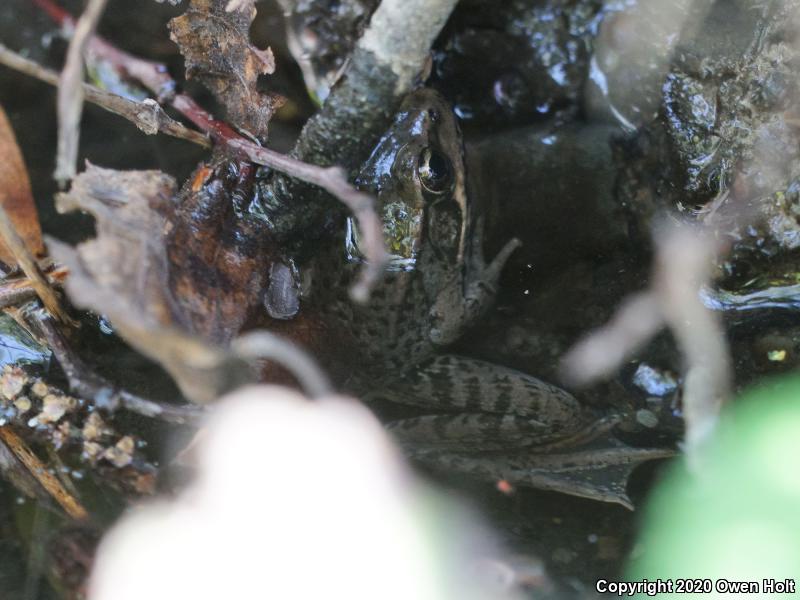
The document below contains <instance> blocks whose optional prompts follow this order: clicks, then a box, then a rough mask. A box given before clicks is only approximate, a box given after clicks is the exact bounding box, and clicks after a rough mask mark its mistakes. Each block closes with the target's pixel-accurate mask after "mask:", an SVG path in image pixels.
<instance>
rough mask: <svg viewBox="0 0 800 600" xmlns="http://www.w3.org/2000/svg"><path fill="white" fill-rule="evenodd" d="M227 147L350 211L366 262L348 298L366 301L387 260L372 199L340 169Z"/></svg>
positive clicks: (238, 145) (235, 143)
mask: <svg viewBox="0 0 800 600" xmlns="http://www.w3.org/2000/svg"><path fill="white" fill-rule="evenodd" d="M228 147H229V148H231V149H233V150H237V151H239V152H242V153H243V154H244V155H245V156H247V158H248V159H250V160H251V161H252V162H254V163H257V164H259V165H265V166H267V167H270V168H272V169H275V170H276V171H281V172H282V173H291V175H292V176H293V177H294V178H295V179H299V180H301V181H305V182H306V183H311V184H313V185H316V186H319V187H321V188H322V189H324V190H326V191H327V192H329V193H330V194H332V195H333V196H336V197H337V198H338V199H339V200H340V201H341V202H342V204H344V205H345V206H346V207H347V208H349V209H350V212H352V213H353V215H355V217H356V219H357V220H358V224H359V228H360V229H361V234H362V236H363V242H364V245H363V249H364V255H365V256H366V257H367V263H366V265H365V266H364V268H363V269H362V270H361V273H360V277H359V279H358V281H357V282H356V283H355V285H354V286H353V287H352V288H351V289H350V295H351V297H352V298H353V300H355V301H356V302H366V301H367V300H368V299H369V292H370V290H371V289H372V286H374V285H375V284H376V283H377V282H378V281H379V280H380V278H381V276H382V274H383V268H384V266H385V265H386V261H387V260H388V254H387V253H386V248H385V247H384V241H383V223H382V222H381V220H380V217H378V214H377V212H376V211H375V200H374V199H373V197H372V196H370V195H369V194H365V193H363V192H359V191H358V190H356V189H355V188H354V187H353V186H352V185H350V184H349V183H348V182H347V173H345V171H344V169H342V168H340V167H317V166H315V165H310V164H308V163H304V162H301V161H299V160H296V159H294V158H292V157H290V156H287V155H285V154H281V153H279V152H275V151H274V150H269V149H267V148H262V147H259V146H256V145H255V144H253V143H251V142H248V141H245V140H229V141H228Z"/></svg>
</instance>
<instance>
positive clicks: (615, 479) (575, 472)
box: [412, 442, 675, 510]
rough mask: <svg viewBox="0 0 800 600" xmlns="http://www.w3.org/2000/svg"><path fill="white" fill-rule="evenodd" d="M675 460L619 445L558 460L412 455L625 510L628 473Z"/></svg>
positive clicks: (661, 452)
mask: <svg viewBox="0 0 800 600" xmlns="http://www.w3.org/2000/svg"><path fill="white" fill-rule="evenodd" d="M674 455H675V452H674V451H672V450H668V449H656V448H631V447H629V446H626V445H624V444H622V443H621V442H617V446H616V447H608V448H602V449H594V450H584V451H577V452H569V453H563V454H538V453H537V452H536V451H535V449H532V450H530V451H529V452H514V453H498V454H491V455H482V456H469V455H465V454H461V453H453V452H437V451H423V452H416V453H412V456H413V457H414V458H415V459H417V460H419V461H420V462H422V463H423V464H427V465H429V466H431V467H433V468H435V469H439V470H446V471H448V472H458V473H464V474H469V475H471V476H478V477H481V478H483V479H489V480H492V481H506V482H508V483H510V484H512V485H519V486H527V487H533V488H537V489H541V490H550V491H554V492H561V493H563V494H569V495H571V496H579V497H582V498H589V499H591V500H599V501H601V502H611V503H616V504H621V505H622V506H624V507H625V508H628V509H630V510H633V508H634V507H633V503H632V502H631V499H630V498H629V497H628V494H627V492H626V487H627V483H628V478H629V477H630V475H631V473H632V472H633V470H634V469H635V468H636V467H637V466H639V465H640V464H641V463H643V462H646V461H649V460H654V459H659V458H668V457H671V456H674Z"/></svg>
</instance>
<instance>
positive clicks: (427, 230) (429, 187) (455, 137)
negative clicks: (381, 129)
mask: <svg viewBox="0 0 800 600" xmlns="http://www.w3.org/2000/svg"><path fill="white" fill-rule="evenodd" d="M356 183H357V185H358V186H359V187H360V188H361V189H363V190H365V191H369V192H371V193H373V194H375V195H376V197H377V199H378V207H379V211H380V215H381V218H382V220H383V228H384V236H385V240H386V245H387V247H388V250H389V253H390V255H391V263H390V264H391V266H390V268H392V269H396V270H397V269H402V270H408V269H412V268H414V266H415V264H416V261H417V257H418V255H419V253H420V252H421V251H422V249H423V247H425V248H426V249H427V248H430V249H431V251H432V252H433V253H435V254H436V260H437V261H445V262H448V263H452V264H453V265H456V264H459V263H461V262H463V260H464V251H465V241H466V233H467V231H468V226H469V213H468V206H467V198H466V192H465V189H464V160H463V152H462V144H461V135H460V132H459V129H458V125H457V123H456V120H455V116H454V115H453V113H452V110H451V109H450V107H449V105H448V104H447V103H446V102H445V100H444V99H443V98H442V97H441V96H440V95H439V94H438V93H437V92H435V91H433V90H429V89H422V90H418V91H416V92H414V93H412V94H411V95H409V96H408V97H407V98H406V99H405V101H404V102H403V104H402V106H401V108H400V111H399V112H398V114H397V116H396V117H395V120H394V123H393V124H392V127H391V128H390V129H389V131H387V132H386V134H385V135H384V136H383V137H382V138H381V140H380V142H379V143H378V145H377V146H376V147H375V149H374V150H373V152H372V155H371V156H370V158H369V160H368V161H367V162H366V164H365V165H364V167H363V168H362V169H361V172H360V174H359V176H358V179H357V181H356ZM350 229H351V231H352V232H355V228H352V227H351V228H350ZM355 236H356V234H355V233H353V235H351V236H349V238H350V242H351V247H352V245H355V246H356V247H357V242H358V240H357V238H356V237H355Z"/></svg>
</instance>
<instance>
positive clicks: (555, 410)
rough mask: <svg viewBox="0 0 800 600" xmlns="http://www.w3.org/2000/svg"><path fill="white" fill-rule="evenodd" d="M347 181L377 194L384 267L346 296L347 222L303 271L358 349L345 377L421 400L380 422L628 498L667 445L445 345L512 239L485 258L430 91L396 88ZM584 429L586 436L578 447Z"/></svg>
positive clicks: (374, 396) (475, 465)
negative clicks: (391, 113)
mask: <svg viewBox="0 0 800 600" xmlns="http://www.w3.org/2000/svg"><path fill="white" fill-rule="evenodd" d="M357 184H358V185H359V187H361V188H362V189H364V190H366V191H369V192H371V193H373V194H374V195H375V196H376V198H377V201H378V209H379V211H380V215H381V217H382V220H383V224H384V235H385V239H386V244H387V247H388V249H389V252H390V254H391V261H390V264H389V266H388V268H387V272H386V274H385V277H384V278H383V280H382V282H381V283H380V284H379V286H378V287H377V289H375V290H374V292H373V294H372V298H371V300H370V302H369V303H368V304H366V305H357V304H354V303H353V302H351V301H350V299H349V298H348V297H347V296H346V295H345V294H346V290H347V288H348V284H349V282H350V280H351V278H352V277H353V276H354V274H355V271H356V269H357V268H359V266H360V265H359V263H360V261H361V253H360V252H359V237H358V233H357V230H356V229H355V227H354V225H353V223H352V222H350V223H348V226H347V228H346V231H344V232H342V234H343V237H344V238H345V239H344V242H345V243H344V244H341V245H338V246H336V247H335V248H334V250H333V251H331V252H329V253H327V254H328V256H327V258H326V259H324V260H323V261H321V263H320V265H318V269H317V273H318V276H317V281H316V282H315V284H314V286H315V287H316V290H317V294H316V297H317V303H318V306H317V310H318V311H320V312H321V314H323V315H324V321H325V322H326V323H329V324H332V326H333V327H334V328H335V329H337V331H338V332H341V335H342V339H344V338H345V337H349V338H351V342H350V346H349V347H351V348H354V352H355V353H356V356H357V359H355V360H353V361H352V364H354V365H357V368H353V369H351V372H350V373H349V377H348V378H347V387H349V388H350V389H351V390H352V391H354V392H355V393H357V394H358V395H359V396H360V397H361V398H364V399H365V400H366V401H371V400H372V401H375V400H379V401H388V402H393V403H400V404H405V405H414V406H418V407H420V408H422V409H423V411H424V412H425V413H430V414H424V415H422V416H419V417H414V418H410V419H404V420H401V421H397V422H394V423H391V424H390V425H389V429H390V430H391V431H392V432H393V433H394V434H395V435H396V437H397V438H398V440H399V441H400V443H401V444H402V445H403V446H404V447H405V448H407V450H408V452H409V454H410V455H412V456H414V457H415V458H417V459H419V460H421V461H423V462H426V463H428V464H431V465H433V466H438V467H442V468H445V469H448V470H457V471H463V472H466V473H474V474H477V475H480V476H483V477H485V478H491V479H495V480H498V479H505V480H507V481H510V482H511V483H518V484H525V485H530V486H534V487H539V488H544V489H550V490H556V491H561V492H565V493H569V494H574V495H578V496H584V497H588V498H593V499H597V500H604V501H607V502H617V503H620V504H623V505H625V506H629V507H630V501H629V500H628V498H627V496H626V495H625V483H626V480H627V476H628V474H629V472H630V471H631V470H632V469H633V467H634V466H636V465H637V464H638V463H639V462H641V461H643V460H648V459H650V458H656V457H660V456H665V455H668V454H669V452H668V451H667V452H666V453H665V451H661V450H642V449H633V448H628V447H627V446H624V445H622V444H621V443H620V442H618V441H616V440H614V439H613V438H611V437H610V435H608V432H609V430H610V428H611V427H612V426H613V425H614V424H615V422H616V421H615V419H613V418H605V419H599V420H598V419H597V418H596V417H595V416H593V415H591V414H589V413H588V412H587V411H586V410H585V409H584V408H583V407H582V406H581V405H580V404H579V403H578V401H577V400H576V399H575V398H574V397H573V396H572V395H570V394H569V393H567V392H565V391H563V390H561V389H559V388H557V387H555V386H552V385H550V384H547V383H545V382H543V381H540V380H538V379H536V378H534V377H531V376H529V375H527V374H525V373H521V372H519V371H516V370H513V369H509V368H506V367H503V366H500V365H495V364H491V363H488V362H485V361H480V360H476V359H471V358H467V357H463V356H456V355H452V354H447V353H446V346H447V345H448V344H451V343H452V342H454V341H456V340H457V339H458V337H459V336H460V335H461V334H462V333H463V332H464V331H465V330H466V328H468V327H469V326H470V325H471V324H472V323H473V322H474V321H475V320H476V319H478V318H479V317H480V316H481V315H482V314H484V313H485V311H486V310H487V309H488V308H489V306H490V305H491V303H492V301H493V299H494V296H495V293H496V288H497V281H498V277H499V275H500V271H501V269H502V267H503V265H504V263H505V262H506V260H507V259H508V257H509V256H510V254H511V253H512V252H513V251H514V249H515V248H516V247H517V246H518V245H519V242H518V241H517V240H511V241H509V242H508V243H507V244H506V245H505V247H504V248H503V249H502V250H501V251H500V252H499V253H498V255H497V256H495V257H494V258H493V259H492V260H491V261H490V262H488V263H487V262H486V261H485V260H484V256H483V250H482V243H483V231H482V217H481V214H480V211H479V207H478V205H477V203H476V199H475V198H470V197H468V194H467V191H466V189H467V187H466V182H465V169H464V161H463V152H462V142H461V136H460V132H459V129H458V125H457V122H456V120H455V117H454V115H453V113H452V110H451V108H450V107H449V106H448V105H447V103H446V102H445V101H444V100H443V99H442V98H441V97H440V96H439V95H438V93H436V92H434V91H432V90H427V89H423V90H419V91H417V92H414V93H413V94H411V95H410V96H409V97H408V98H407V99H406V100H405V102H404V103H403V105H402V107H401V109H400V111H399V113H398V114H397V116H396V117H395V120H394V123H393V125H392V127H391V128H390V129H389V130H388V131H387V132H386V134H385V135H384V136H383V137H382V139H381V140H380V141H379V142H378V144H377V146H376V147H375V149H374V150H373V152H372V154H371V156H370V158H369V160H368V161H367V162H366V164H365V165H364V166H363V168H362V170H361V172H360V174H359V177H358V179H357ZM339 243H341V242H339ZM312 297H313V295H312ZM337 326H338V328H337ZM337 335H339V334H338V333H337ZM344 347H348V346H347V345H343V348H344ZM604 435H605V436H606V438H607V439H606V440H605V441H602V440H601V444H600V450H598V449H597V444H596V442H597V440H598V439H599V438H602V436H604ZM589 442H593V443H594V446H593V448H592V449H585V448H584V446H585V444H586V443H589ZM581 448H583V449H581ZM598 452H599V454H598Z"/></svg>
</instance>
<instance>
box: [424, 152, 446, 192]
mask: <svg viewBox="0 0 800 600" xmlns="http://www.w3.org/2000/svg"><path fill="white" fill-rule="evenodd" d="M417 174H418V175H419V181H420V183H421V184H422V187H423V188H425V190H426V191H428V192H430V193H432V194H443V193H445V192H447V191H448V190H450V188H451V186H452V185H453V167H452V165H451V164H450V159H448V158H447V156H445V155H444V154H443V153H442V152H440V151H439V150H436V149H435V148H425V149H424V150H423V151H422V154H420V155H419V164H418V167H417Z"/></svg>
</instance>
